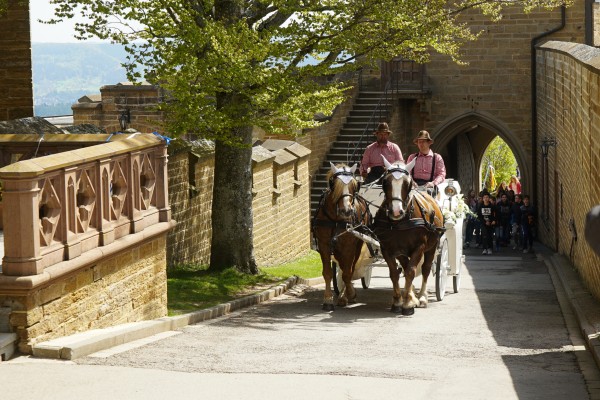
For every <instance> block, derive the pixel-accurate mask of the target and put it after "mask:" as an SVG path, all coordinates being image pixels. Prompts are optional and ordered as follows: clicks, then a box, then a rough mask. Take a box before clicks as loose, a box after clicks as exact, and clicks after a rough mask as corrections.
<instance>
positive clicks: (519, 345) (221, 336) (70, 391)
mask: <svg viewBox="0 0 600 400" xmlns="http://www.w3.org/2000/svg"><path fill="white" fill-rule="evenodd" d="M356 284H357V285H356V286H358V287H360V283H359V282H356ZM461 285H462V286H461V291H460V293H458V294H454V293H451V292H449V293H448V294H447V295H446V298H445V299H444V300H443V301H442V302H436V301H435V294H434V286H433V279H431V280H430V285H429V288H430V296H429V299H430V304H429V307H428V308H427V309H418V310H417V311H416V313H415V314H414V315H413V316H411V317H403V316H398V315H395V314H392V313H390V312H389V311H388V310H389V306H390V302H391V296H392V295H391V284H390V281H389V277H388V272H387V268H384V267H376V268H375V269H374V272H373V279H372V282H371V288H369V289H368V290H364V289H362V288H359V289H358V296H359V297H358V303H357V304H355V305H353V306H351V307H348V308H345V309H342V308H338V309H336V311H334V312H333V313H326V312H323V311H321V303H322V292H323V286H322V285H321V286H317V287H314V288H313V287H306V286H301V287H296V288H295V289H294V290H292V291H290V292H288V293H286V294H285V295H282V296H280V297H278V298H276V299H275V300H272V301H269V302H266V303H263V304H261V305H258V306H255V307H252V308H249V309H245V310H242V311H239V312H236V313H233V314H231V315H228V316H226V317H222V318H218V319H215V320H211V321H206V322H203V323H200V324H197V325H193V326H188V327H186V328H184V329H182V330H181V331H180V332H170V333H167V334H163V335H162V336H161V339H160V340H156V341H146V344H145V345H143V346H141V347H134V348H132V346H131V345H128V346H124V347H120V348H114V349H111V350H108V351H104V352H101V353H96V354H94V355H92V356H88V357H86V358H82V359H78V360H76V361H75V362H59V361H51V362H50V361H45V362H40V361H33V360H31V359H27V358H20V359H19V358H18V359H15V360H12V361H10V362H6V363H1V364H0V382H1V387H2V399H17V398H25V397H23V396H33V397H34V398H44V399H55V398H56V399H58V398H60V399H80V398H86V399H96V398H97V399H102V398H113V399H155V398H162V399H164V398H173V397H175V396H178V397H180V398H198V399H199V398H202V399H208V398H214V399H259V398H261V399H262V398H265V397H271V396H278V397H279V396H283V397H285V398H287V399H306V398H311V399H325V398H326V399H374V398H377V397H383V396H386V397H387V396H394V397H395V398H398V397H401V398H407V397H409V398H411V399H412V400H414V399H465V400H469V399H502V400H508V399H577V400H578V399H588V398H589V396H588V387H586V381H585V379H584V376H583V375H582V373H581V370H580V364H579V363H578V359H579V360H581V359H585V357H586V351H585V348H584V347H583V346H582V341H581V338H578V337H577V334H576V330H574V331H569V329H568V325H569V321H568V318H567V321H566V320H565V318H564V317H563V313H562V312H561V308H560V306H559V299H557V294H556V291H555V289H554V286H553V284H552V281H551V279H550V275H549V273H548V270H547V268H546V266H545V264H544V263H543V262H542V261H541V259H538V258H537V257H536V256H535V255H529V254H526V255H523V254H520V253H516V252H515V253H513V252H511V251H510V250H503V252H502V253H501V254H496V255H492V256H481V255H478V252H475V250H472V251H471V252H467V261H466V268H465V269H463V279H462V283H461ZM451 287H452V284H451V282H449V286H448V288H449V290H451ZM571 324H572V322H571ZM574 332H575V333H574ZM592 364H593V363H592ZM24 377H26V379H27V382H28V384H27V386H25V385H23V383H24V379H25V378H24ZM13 380H14V381H13ZM14 382H21V384H20V385H17V384H15V383H14ZM28 398H31V397H28Z"/></svg>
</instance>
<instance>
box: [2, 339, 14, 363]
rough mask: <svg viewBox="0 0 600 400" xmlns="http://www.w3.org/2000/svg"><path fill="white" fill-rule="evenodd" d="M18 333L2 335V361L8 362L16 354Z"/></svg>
mask: <svg viewBox="0 0 600 400" xmlns="http://www.w3.org/2000/svg"><path fill="white" fill-rule="evenodd" d="M16 343H17V334H16V333H0V361H8V360H10V358H11V357H12V356H13V354H14V353H15V348H16Z"/></svg>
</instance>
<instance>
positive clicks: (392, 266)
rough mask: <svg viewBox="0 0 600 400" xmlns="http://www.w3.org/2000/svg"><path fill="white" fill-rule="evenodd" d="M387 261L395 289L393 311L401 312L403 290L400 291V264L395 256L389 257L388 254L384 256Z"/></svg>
mask: <svg viewBox="0 0 600 400" xmlns="http://www.w3.org/2000/svg"><path fill="white" fill-rule="evenodd" d="M383 258H384V259H385V262H386V263H387V265H388V269H389V271H390V280H391V281H392V286H393V289H394V294H393V297H392V308H391V309H390V311H391V312H393V313H400V311H401V304H402V303H401V297H402V294H401V291H400V283H399V280H400V270H399V269H398V264H397V263H396V259H395V258H394V257H388V256H386V255H384V256H383Z"/></svg>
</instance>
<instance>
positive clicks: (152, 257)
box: [0, 235, 167, 354]
mask: <svg viewBox="0 0 600 400" xmlns="http://www.w3.org/2000/svg"><path fill="white" fill-rule="evenodd" d="M165 244H166V239H165V236H164V235H162V236H160V237H156V238H154V239H152V240H148V241H146V242H145V243H142V244H140V245H139V246H134V247H130V248H128V249H126V250H124V251H122V252H120V253H118V254H116V255H115V256H113V257H110V258H108V259H103V260H100V261H98V262H97V263H93V265H89V266H88V267H86V268H83V269H81V270H78V271H77V272H76V273H74V274H71V275H67V276H64V277H61V278H60V279H57V280H54V281H52V283H51V284H49V285H47V286H41V287H37V288H35V289H33V290H30V291H27V292H24V293H17V294H2V292H3V290H0V304H1V305H2V306H3V307H9V308H10V309H11V314H10V320H9V323H10V325H11V327H12V330H13V332H15V333H17V335H18V338H19V339H18V349H19V351H21V352H23V353H27V354H30V353H31V352H32V347H33V346H34V345H35V344H37V343H41V342H44V341H47V340H50V339H55V338H58V337H63V336H67V335H70V334H73V333H77V332H83V331H87V330H90V329H99V328H107V327H110V326H115V325H118V324H123V323H127V322H136V321H145V320H151V319H155V318H160V317H164V316H166V315H167V275H166V269H165V264H166V252H165V248H166V246H165Z"/></svg>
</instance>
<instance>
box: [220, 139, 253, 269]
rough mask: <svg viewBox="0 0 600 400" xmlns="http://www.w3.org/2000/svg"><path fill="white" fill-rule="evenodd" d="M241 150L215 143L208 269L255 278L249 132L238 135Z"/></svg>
mask: <svg viewBox="0 0 600 400" xmlns="http://www.w3.org/2000/svg"><path fill="white" fill-rule="evenodd" d="M237 136H238V137H240V138H242V139H243V144H244V145H245V146H244V147H236V146H230V145H227V144H225V143H223V142H221V141H217V142H216V145H215V177H214V187H213V202H212V240H211V252H210V267H209V269H210V270H212V271H222V270H223V269H225V268H228V267H236V268H237V269H238V270H240V271H242V272H245V273H249V274H257V273H258V267H257V265H256V261H255V260H254V245H253V228H252V147H251V145H252V128H251V127H246V128H243V129H242V130H241V131H240V132H238V135H237Z"/></svg>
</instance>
